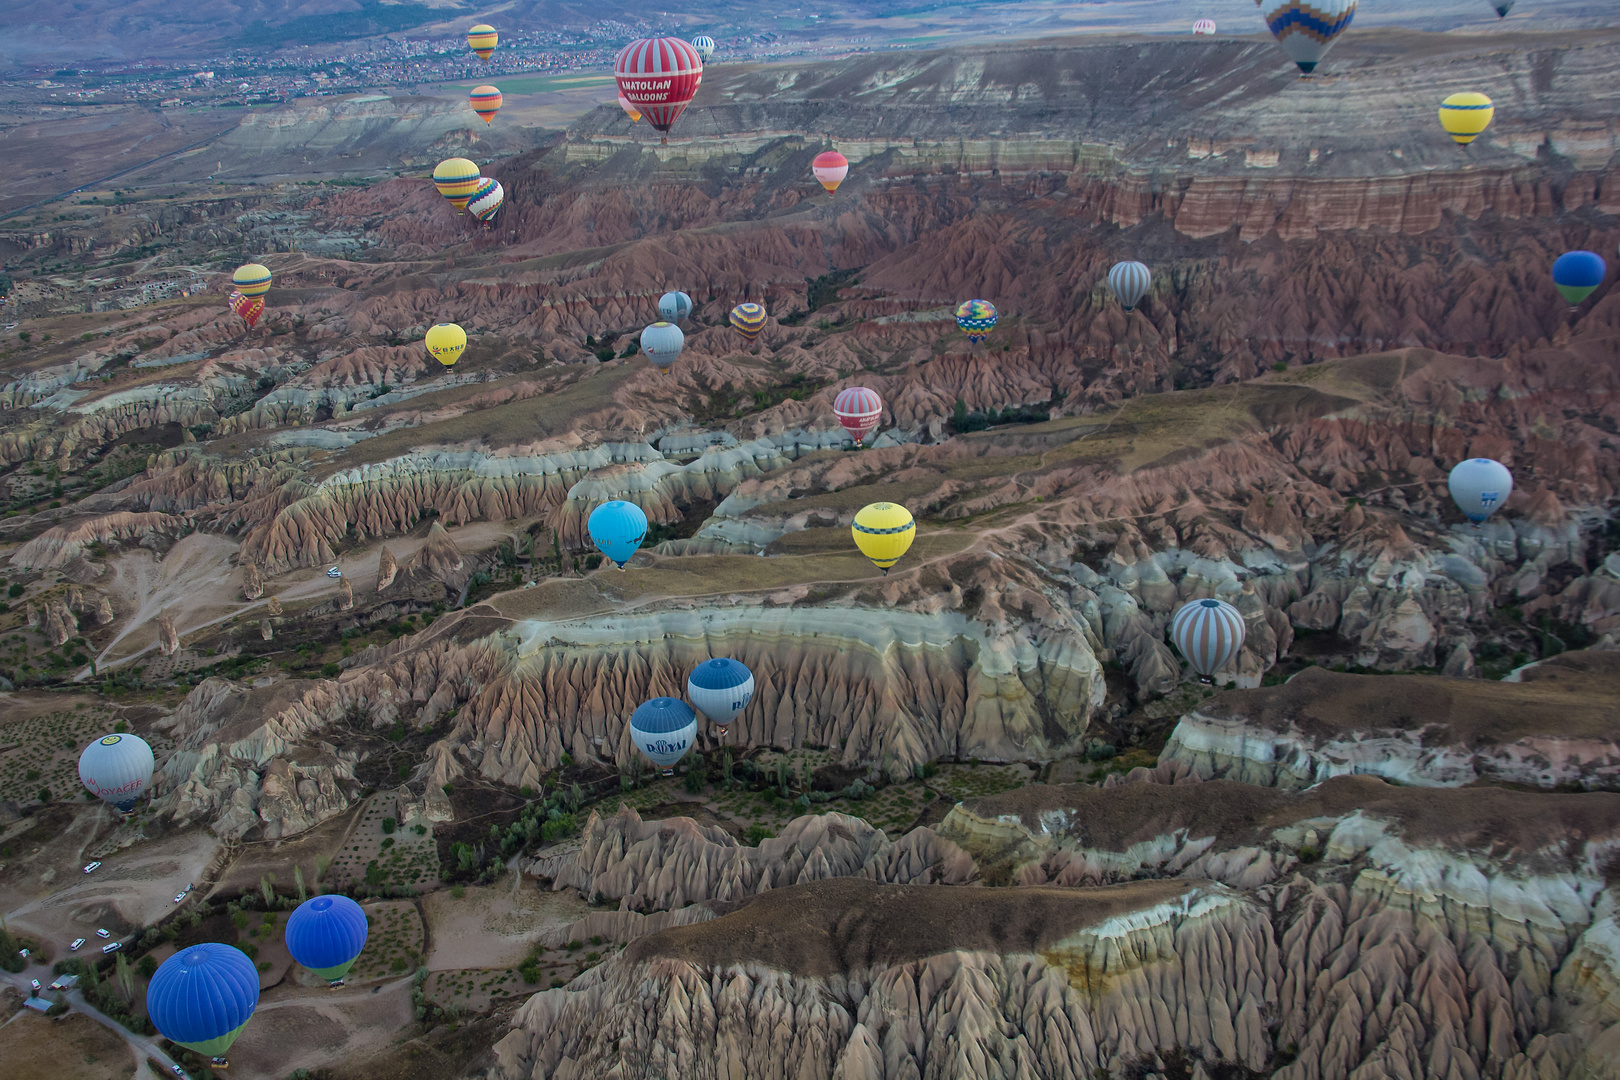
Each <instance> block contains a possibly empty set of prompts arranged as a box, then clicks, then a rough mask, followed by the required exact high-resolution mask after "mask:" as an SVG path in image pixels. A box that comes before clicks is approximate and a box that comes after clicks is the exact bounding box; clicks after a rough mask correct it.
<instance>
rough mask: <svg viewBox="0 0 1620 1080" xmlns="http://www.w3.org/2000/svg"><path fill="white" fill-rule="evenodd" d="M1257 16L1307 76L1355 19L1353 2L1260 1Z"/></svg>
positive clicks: (1318, 0)
mask: <svg viewBox="0 0 1620 1080" xmlns="http://www.w3.org/2000/svg"><path fill="white" fill-rule="evenodd" d="M1260 14H1261V15H1262V16H1264V17H1265V20H1266V28H1267V29H1269V30H1270V31H1271V36H1272V37H1274V38H1276V39H1277V44H1278V45H1281V46H1282V50H1283V52H1285V53H1287V54H1288V59H1290V60H1292V61H1293V62H1294V63H1296V64H1298V65H1299V70H1300V71H1303V72H1304V73H1305V74H1307V75H1309V74H1310V73H1311V72H1313V71H1315V70H1316V65H1317V64H1318V63H1320V62H1321V60H1322V57H1324V56H1326V55H1327V51H1328V50H1329V49H1331V48H1332V47H1333V42H1334V41H1335V40H1337V39H1338V37H1339V35H1340V34H1342V33H1344V31H1345V29H1346V28H1347V27H1349V25H1350V20H1351V19H1354V18H1355V16H1356V0H1262V2H1261V4H1260Z"/></svg>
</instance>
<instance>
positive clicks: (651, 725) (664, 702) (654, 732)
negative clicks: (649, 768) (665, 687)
mask: <svg viewBox="0 0 1620 1080" xmlns="http://www.w3.org/2000/svg"><path fill="white" fill-rule="evenodd" d="M696 737H697V713H695V712H693V711H692V706H690V705H688V704H687V703H686V702H684V701H682V700H680V699H679V698H672V697H658V698H653V699H652V700H651V701H644V702H642V703H641V704H640V705H639V706H637V707H636V711H635V712H634V713H632V714H631V715H630V739H631V741H632V742H634V743H635V744H636V749H637V750H640V751H641V752H642V753H643V754H645V755H647V760H648V761H651V762H652V763H653V764H654V765H656V766H658V767H659V768H660V769H672V768H674V767H675V763H676V762H677V761H680V760H681V758H683V757H685V756H686V752H687V751H688V750H690V749H692V741H693V740H694V739H695V738H696Z"/></svg>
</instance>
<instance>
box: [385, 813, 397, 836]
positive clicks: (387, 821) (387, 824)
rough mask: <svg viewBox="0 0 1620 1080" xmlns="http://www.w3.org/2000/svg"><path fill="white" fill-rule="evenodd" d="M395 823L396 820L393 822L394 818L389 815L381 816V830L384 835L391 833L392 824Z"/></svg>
mask: <svg viewBox="0 0 1620 1080" xmlns="http://www.w3.org/2000/svg"><path fill="white" fill-rule="evenodd" d="M396 824H397V822H395V821H394V819H393V818H391V817H385V818H383V819H382V831H383V834H384V835H385V836H387V835H392V834H393V832H394V826H395V825H396Z"/></svg>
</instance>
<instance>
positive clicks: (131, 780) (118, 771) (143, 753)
mask: <svg viewBox="0 0 1620 1080" xmlns="http://www.w3.org/2000/svg"><path fill="white" fill-rule="evenodd" d="M155 764H156V760H155V759H154V758H153V757H152V748H151V747H150V746H148V745H147V744H146V740H145V739H142V738H140V737H139V736H136V735H103V736H102V737H101V738H99V739H97V740H95V741H94V742H92V743H91V744H90V745H89V746H86V747H85V748H84V750H83V751H82V752H81V753H80V754H79V780H80V782H81V783H83V784H84V786H85V787H86V788H88V789H90V793H91V794H92V795H94V796H95V797H96V798H98V799H101V800H103V801H104V802H109V803H112V804H113V805H114V806H116V807H117V808H118V809H120V810H122V811H124V812H125V813H128V812H129V811H130V810H132V809H133V808H134V806H135V800H137V799H139V798H140V797H141V792H143V791H145V790H146V788H147V785H148V784H150V783H151V782H152V768H153V766H154V765H155Z"/></svg>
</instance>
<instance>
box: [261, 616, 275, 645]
mask: <svg viewBox="0 0 1620 1080" xmlns="http://www.w3.org/2000/svg"><path fill="white" fill-rule="evenodd" d="M275 636H276V631H275V629H274V628H273V627H272V626H271V625H270V620H269V619H260V620H259V637H260V638H261V639H263V640H265V641H270V640H271V639H273V638H274V637H275Z"/></svg>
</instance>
